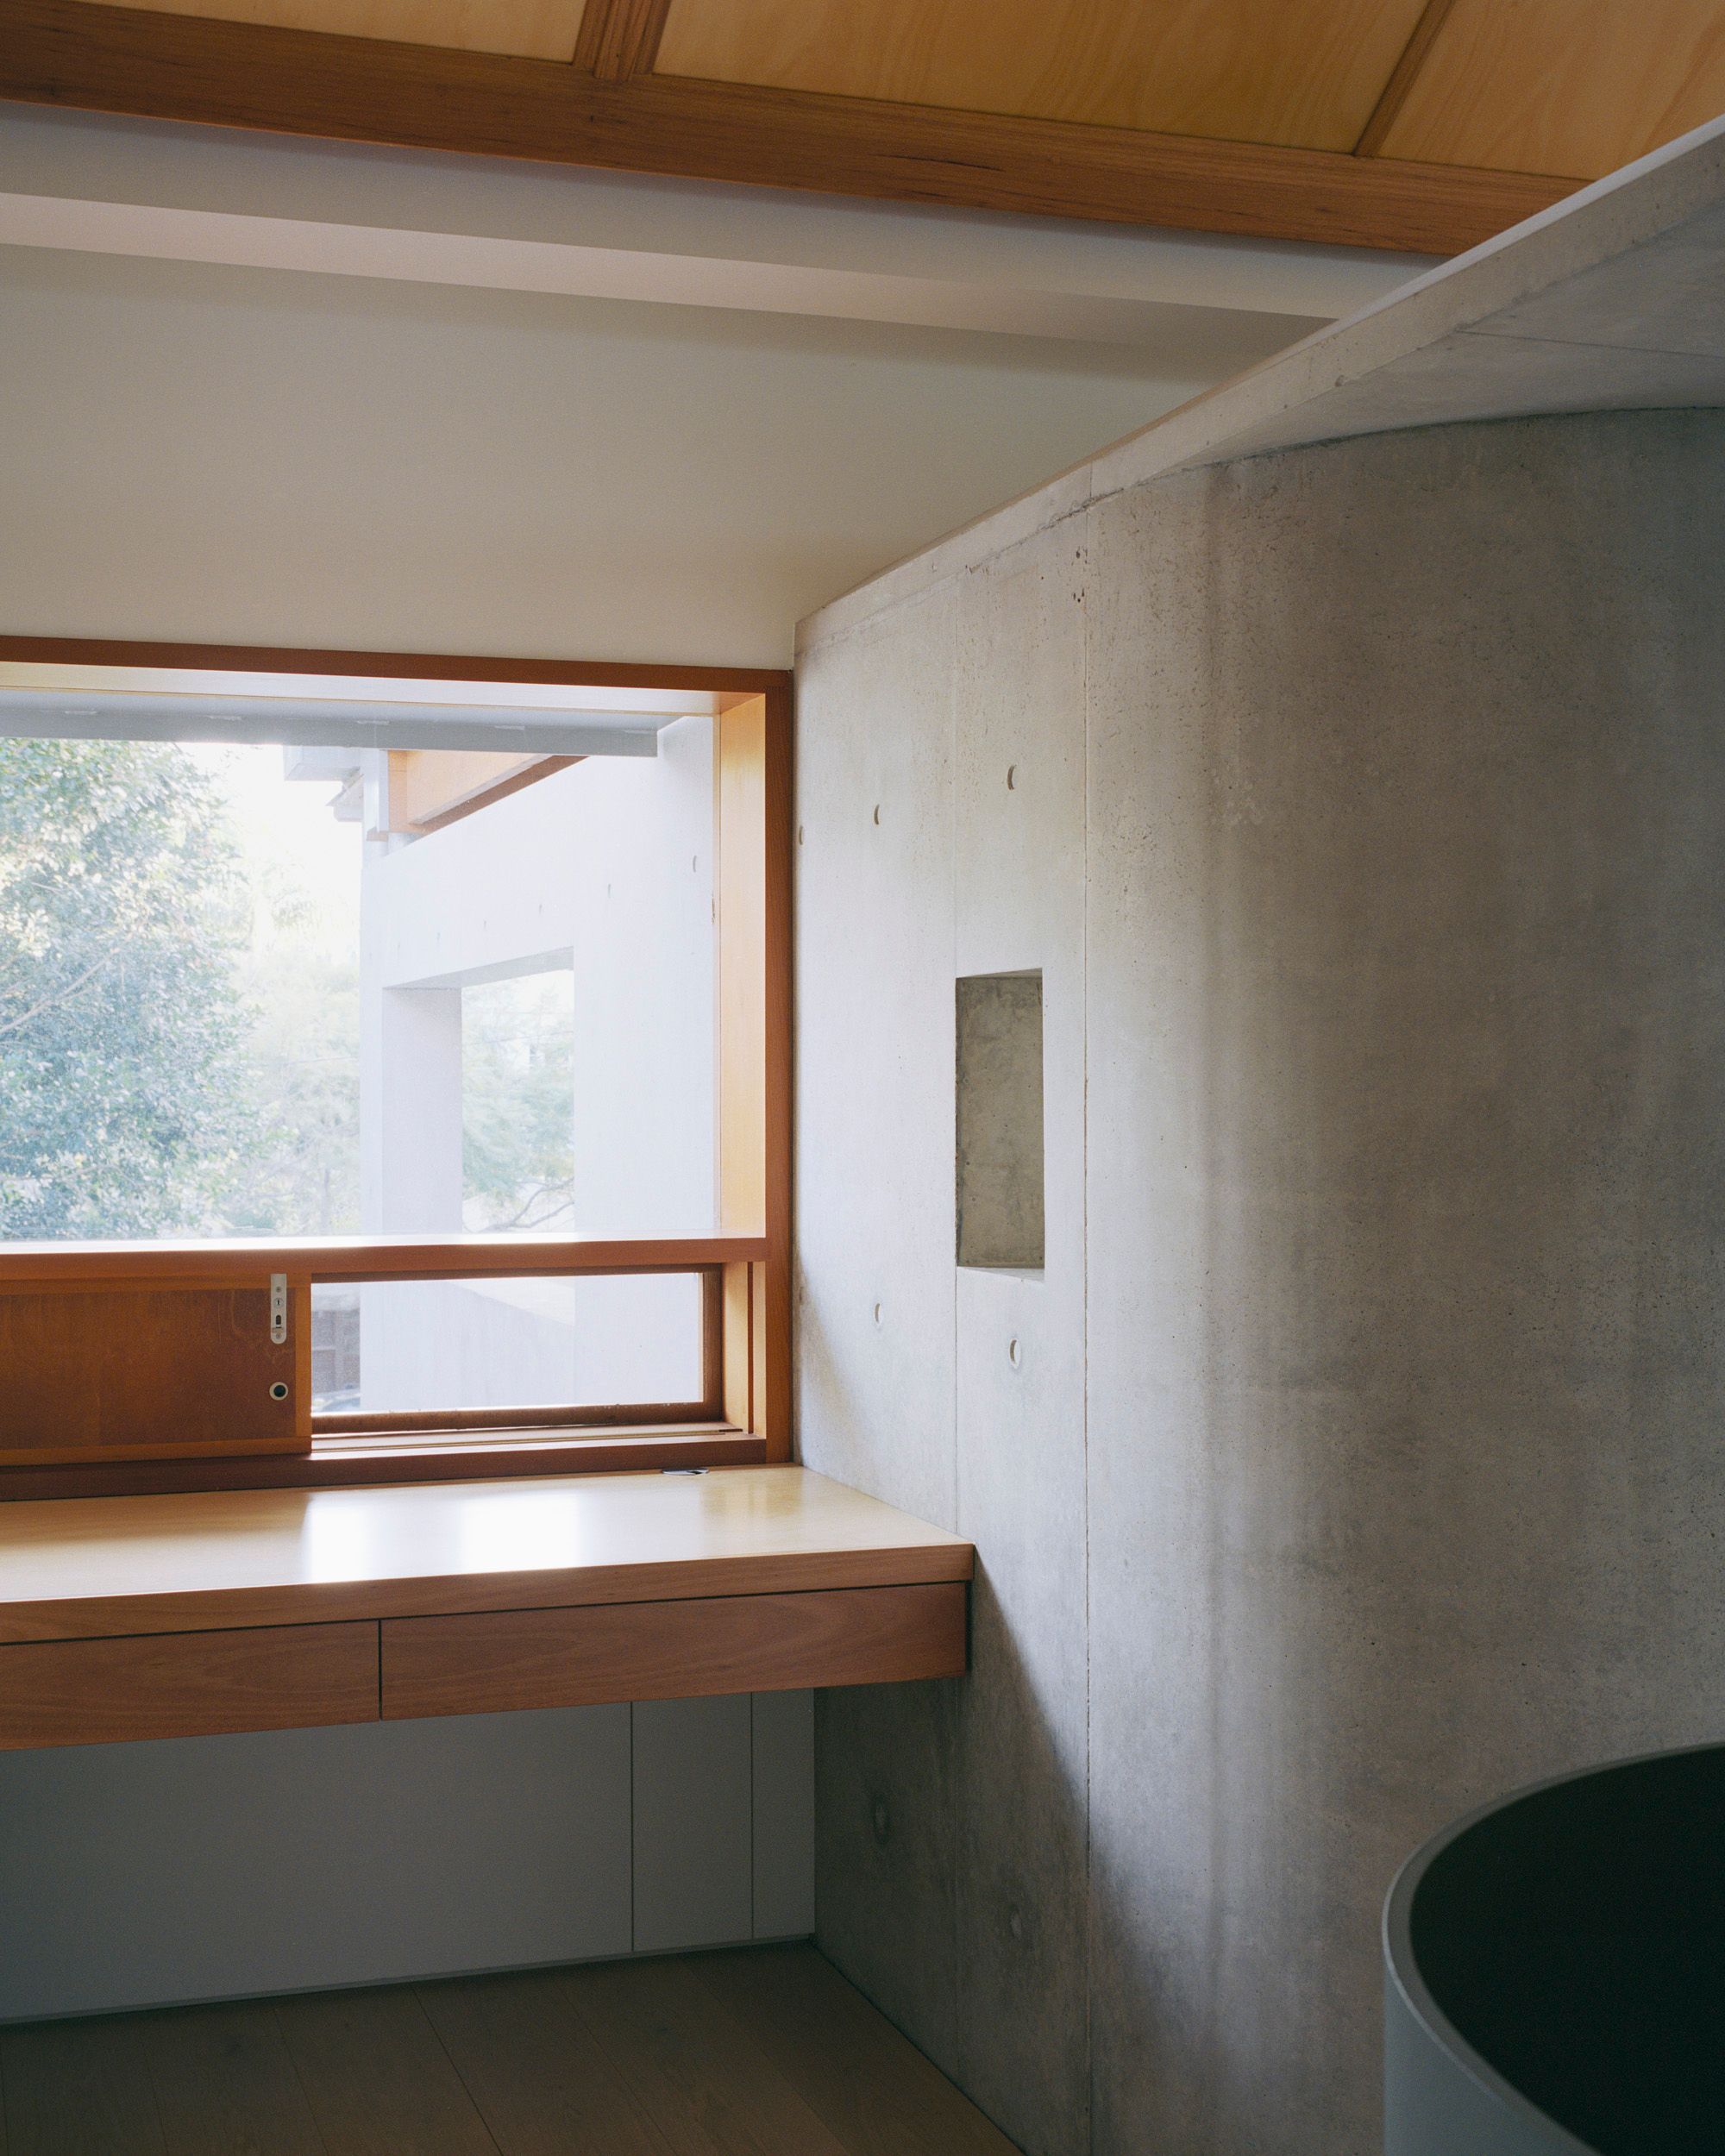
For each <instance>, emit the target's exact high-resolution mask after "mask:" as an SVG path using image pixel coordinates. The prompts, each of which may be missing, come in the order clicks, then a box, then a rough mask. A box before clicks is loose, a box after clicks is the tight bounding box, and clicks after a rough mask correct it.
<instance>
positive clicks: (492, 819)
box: [0, 717, 716, 1241]
mask: <svg viewBox="0 0 1725 2156" xmlns="http://www.w3.org/2000/svg"><path fill="white" fill-rule="evenodd" d="M712 828H713V810H712V721H711V720H710V719H707V718H695V717H684V718H675V719H673V720H671V721H669V722H668V723H665V722H660V723H659V724H657V725H656V727H655V728H653V729H651V730H648V731H646V732H644V733H643V732H640V731H637V732H636V733H634V734H630V735H625V736H619V737H618V739H617V740H613V741H612V742H611V743H610V745H609V746H606V747H596V748H595V749H593V751H592V752H591V753H587V754H585V755H582V756H581V757H580V758H579V759H575V760H571V759H570V758H568V757H564V756H534V755H521V754H519V753H493V752H492V751H489V750H487V751H485V752H478V751H465V750H463V751H455V750H418V749H415V750H411V751H404V750H397V749H388V750H386V749H379V748H353V747H349V748H335V749H317V748H303V747H297V748H292V749H281V748H279V747H277V748H271V747H264V746H257V745H236V744H234V743H226V744H213V743H195V742H194V743H174V742H161V741H149V740H135V741H134V740H127V741H98V740H85V739H79V740H54V739H47V738H29V739H15V738H0V1241H15V1240H25V1239H29V1240H34V1239H69V1238H106V1237H153V1236H162V1237H182V1238H183V1237H191V1236H202V1235H237V1236H253V1235H309V1236H314V1237H315V1236H329V1235H337V1234H350V1233H361V1234H398V1233H409V1234H434V1235H449V1234H455V1233H459V1232H461V1231H462V1230H463V1229H477V1228H485V1229H489V1230H492V1231H493V1232H497V1231H502V1232H509V1231H520V1232H529V1231H532V1230H539V1231H541V1232H544V1231H551V1232H559V1231H563V1232H575V1233H586V1234H601V1235H630V1236H665V1235H681V1234H705V1233H709V1232H712V1228H713V1226H714V1225H715V1156H716V1146H715V1131H714V1106H713V1102H714V1041H713V1034H714V1024H713V1018H714V970H713V893H712Z"/></svg>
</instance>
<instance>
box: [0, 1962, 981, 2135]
mask: <svg viewBox="0 0 1725 2156" xmlns="http://www.w3.org/2000/svg"><path fill="white" fill-rule="evenodd" d="M0 2098H3V2109H0V2121H3V2123H0V2156H1009V2152H1010V2150H1011V2146H1012V2145H1011V2143H1010V2142H1008V2141H1007V2140H1005V2139H1004V2138H1003V2137H1002V2136H1001V2135H1000V2134H998V2133H997V2132H996V2131H995V2130H994V2128H993V2127H992V2126H990V2125H989V2124H988V2121H987V2120H986V2119H984V2118H983V2116H982V2114H981V2112H979V2111H977V2110H975V2109H973V2108H972V2106H971V2105H970V2104H969V2103H966V2101H965V2100H964V2098H963V2096H960V2095H959V2094H958V2092H957V2090H956V2089H954V2088H953V2086H952V2084H950V2082H949V2081H946V2080H945V2079H944V2078H943V2077H942V2076H941V2075H940V2074H939V2073H938V2072H937V2071H935V2069H934V2068H933V2067H932V2066H931V2065H930V2064H929V2063H928V2061H927V2060H926V2059H924V2058H923V2056H922V2055H921V2053H919V2052H918V2051H916V2050H914V2049H913V2046H911V2045H909V2044H908V2043H906V2040H904V2038H903V2037H902V2036H900V2034H898V2033H897V2031H896V2030H895V2029H894V2028H892V2027H891V2025H890V2024H889V2023H888V2022H887V2021H884V2020H882V2018H881V2015H878V2014H877V2013H876V2012H875V2009H874V2008H873V2007H871V2006H870V2005H869V2004H868V2002H866V2001H865V2000H864V1999H863V1998H862V1996H861V1995H860V1994H859V1993H858V1992H856V1991H855V1990H852V1989H851V1987H850V1985H849V1984H846V1983H845V1981H844V1978H843V1977H840V1976H839V1975H838V1974H837V1972H836V1971H834V1970H833V1968H832V1967H831V1964H829V1963H828V1962H826V1961H824V1960H823V1959H821V1957H820V1956H819V1954H818V1953H816V1952H815V1951H814V1949H813V1948H812V1947H811V1946H762V1947H754V1948H750V1949H744V1950H742V1951H739V1952H734V1953H720V1954H692V1955H687V1956H684V1957H680V1958H677V1959H667V1960H662V1961H635V1962H612V1963H606V1964H604V1965H599V1966H596V1967H591V1968H580V1969H553V1970H536V1971H529V1972H527V1973H525V1974H522V1975H518V1976H500V1977H461V1978H458V1979H456V1980H455V1981H454V1982H450V1983H445V1984H412V1985H403V1986H401V1987H399V1988H397V1989H393V1990H384V1991H341V1992H324V1993H317V1994H315V1995H311V1996H302V1997H298V1998H288V1999H273V2000H262V2001H256V2002H251V2003H248V2004H245V2005H241V2006H210V2007H182V2008H179V2009H174V2010H173V2011H172V2012H168V2013H153V2014H129V2015H115V2016H112V2017H110V2018H108V2019H104V2020H100V2021H45V2022H38V2023H35V2024H34V2025H32V2026H29V2027H26V2028H9V2029H6V2030H3V2031H0Z"/></svg>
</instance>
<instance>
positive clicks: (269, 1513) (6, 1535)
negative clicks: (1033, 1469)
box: [0, 1467, 974, 1750]
mask: <svg viewBox="0 0 1725 2156" xmlns="http://www.w3.org/2000/svg"><path fill="white" fill-rule="evenodd" d="M973 1557H974V1552H973V1551H972V1549H971V1545H969V1543H968V1542H963V1541H961V1540H960V1539H958V1538H957V1537H956V1536H953V1535H949V1534H945V1533H943V1532H941V1531H940V1530H939V1529H938V1528H936V1527H929V1526H925V1525H924V1524H923V1523H922V1522H921V1521H920V1520H913V1519H912V1518H910V1517H909V1516H908V1514H904V1513H900V1512H895V1511H894V1509H893V1508H892V1507H891V1506H888V1505H882V1504H879V1503H877V1502H876V1501H875V1500H874V1499H873V1498H869V1497H864V1496H862V1495H860V1494H859V1493H858V1492H856V1490H852V1489H846V1488H845V1487H844V1485H843V1484H842V1483H838V1482H829V1481H828V1480H827V1479H826V1477H825V1476H820V1475H815V1474H812V1473H810V1472H809V1471H808V1470H806V1469H803V1468H799V1467H744V1468H733V1469H728V1470H714V1471H712V1472H711V1473H708V1474H703V1475H614V1476H561V1477H557V1478H555V1479H546V1480H541V1481H519V1482H515V1481H510V1482H482V1483H480V1482H464V1483H449V1482H444V1483H429V1484H417V1485H411V1486H406V1487H402V1486H397V1487H393V1488H390V1489H327V1490H285V1489H257V1490H236V1491H210V1492H201V1493H198V1494H196V1495H182V1496H172V1497H160V1496H151V1497H99V1498H89V1497H86V1498H66V1499H60V1500H55V1501H50V1502H43V1503H15V1504H7V1505H0V1748H9V1749H14V1750H16V1749H18V1748H21V1747H27V1746H32V1745H67V1744H99V1743H109V1742H116V1741H119V1740H122V1739H135V1738H142V1737H173V1736H188V1735H195V1734H208V1733H214V1732H218V1731H228V1730H242V1729H285V1728H293V1727H303V1726H309V1725H313V1724H319V1723H330V1722H354V1721H375V1720H380V1719H384V1720H388V1719H392V1718H398V1717H404V1716H412V1715H423V1714H480V1713H489V1712H493V1711H497V1710H500V1709H505V1708H525V1707H561V1706H576V1705H585V1704H590V1703H595V1702H604V1701H620V1700H646V1699H671V1698H687V1697H693V1696H696V1695H702V1694H710V1693H723V1692H761V1691H782V1690H800V1689H803V1688H805V1687H810V1686H817V1685H827V1684H869V1683H886V1682H890V1681H894V1680H901V1679H905V1678H913V1677H954V1676H958V1675H960V1674H962V1672H963V1669H964V1666H965V1618H966V1608H965V1603H966V1588H965V1583H966V1582H967V1581H968V1580H969V1577H970V1574H971V1570H972V1563H973Z"/></svg>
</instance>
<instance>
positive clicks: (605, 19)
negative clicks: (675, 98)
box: [575, 0, 671, 82]
mask: <svg viewBox="0 0 1725 2156" xmlns="http://www.w3.org/2000/svg"><path fill="white" fill-rule="evenodd" d="M670 12H671V0H587V3H586V8H585V9H583V10H582V14H581V27H580V34H579V35H578V37H577V38H576V40H575V66H577V67H579V68H580V69H581V70H582V71H583V72H585V73H586V74H589V75H597V76H599V78H600V80H601V81H604V82H627V81H628V80H629V78H630V76H631V75H650V74H651V73H652V72H653V63H654V61H655V60H657V59H658V57H659V41H660V40H661V39H662V37H663V36H664V34H665V19H666V17H667V16H668V15H669V14H670Z"/></svg>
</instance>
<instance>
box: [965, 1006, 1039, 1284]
mask: <svg viewBox="0 0 1725 2156" xmlns="http://www.w3.org/2000/svg"><path fill="white" fill-rule="evenodd" d="M957 1156H958V1159H957V1187H958V1263H960V1264H961V1265H998V1266H1007V1267H1023V1268H1026V1269H1032V1268H1038V1267H1040V1265H1041V1264H1042V1262H1043V1206H1042V975H1041V974H1040V972H1037V973H985V974H973V975H971V976H970V977H969V979H967V980H961V981H959V983H958V1117H957Z"/></svg>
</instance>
